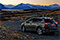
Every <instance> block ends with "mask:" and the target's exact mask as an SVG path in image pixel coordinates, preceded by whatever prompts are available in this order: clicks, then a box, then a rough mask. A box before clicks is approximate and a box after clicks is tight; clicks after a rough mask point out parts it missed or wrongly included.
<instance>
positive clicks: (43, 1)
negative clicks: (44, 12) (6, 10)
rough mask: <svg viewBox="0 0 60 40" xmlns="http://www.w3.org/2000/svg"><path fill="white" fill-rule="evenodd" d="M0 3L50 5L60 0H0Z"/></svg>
mask: <svg viewBox="0 0 60 40" xmlns="http://www.w3.org/2000/svg"><path fill="white" fill-rule="evenodd" d="M0 3H2V4H5V5H8V4H12V5H17V4H20V3H25V4H26V3H29V4H34V5H51V4H59V5H60V0H0Z"/></svg>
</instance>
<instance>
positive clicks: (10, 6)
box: [4, 5, 14, 8]
mask: <svg viewBox="0 0 60 40" xmlns="http://www.w3.org/2000/svg"><path fill="white" fill-rule="evenodd" d="M4 6H5V7H6V8H13V7H14V5H4Z"/></svg>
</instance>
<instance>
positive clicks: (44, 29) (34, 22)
mask: <svg viewBox="0 0 60 40" xmlns="http://www.w3.org/2000/svg"><path fill="white" fill-rule="evenodd" d="M57 27H58V23H57V22H56V21H55V20H54V19H53V18H51V17H32V18H29V19H28V20H27V21H25V22H23V23H22V24H21V30H22V31H24V32H25V31H28V30H29V31H36V32H37V33H38V34H39V35H41V34H43V33H50V32H53V33H55V32H57V31H58V28H57Z"/></svg>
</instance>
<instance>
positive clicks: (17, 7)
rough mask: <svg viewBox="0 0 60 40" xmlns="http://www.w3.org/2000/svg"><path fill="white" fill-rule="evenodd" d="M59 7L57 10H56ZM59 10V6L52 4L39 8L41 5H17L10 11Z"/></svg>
mask: <svg viewBox="0 0 60 40" xmlns="http://www.w3.org/2000/svg"><path fill="white" fill-rule="evenodd" d="M58 7H59V8H58ZM31 8H33V9H60V5H58V4H53V5H49V6H41V5H33V4H23V3H21V4H18V5H17V6H15V7H13V8H12V9H31Z"/></svg>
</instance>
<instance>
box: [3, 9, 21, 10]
mask: <svg viewBox="0 0 60 40" xmlns="http://www.w3.org/2000/svg"><path fill="white" fill-rule="evenodd" d="M2 10H22V9H2Z"/></svg>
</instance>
